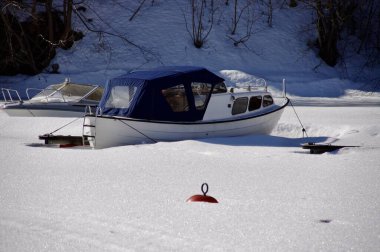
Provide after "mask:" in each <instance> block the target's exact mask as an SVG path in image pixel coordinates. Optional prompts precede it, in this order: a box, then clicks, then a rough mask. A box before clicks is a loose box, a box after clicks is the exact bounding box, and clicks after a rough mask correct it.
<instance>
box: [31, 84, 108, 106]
mask: <svg viewBox="0 0 380 252" xmlns="http://www.w3.org/2000/svg"><path fill="white" fill-rule="evenodd" d="M102 93H103V88H101V87H97V86H93V85H84V84H74V83H63V84H53V85H50V86H48V87H47V88H45V89H44V90H42V91H41V92H40V93H38V94H37V95H36V96H34V97H33V98H32V100H42V99H44V100H46V101H54V102H68V101H79V100H81V99H84V98H85V99H86V100H93V101H99V100H100V98H101V96H102Z"/></svg>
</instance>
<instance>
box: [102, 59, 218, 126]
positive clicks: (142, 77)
mask: <svg viewBox="0 0 380 252" xmlns="http://www.w3.org/2000/svg"><path fill="white" fill-rule="evenodd" d="M223 81H224V79H223V78H221V77H219V76H217V75H215V74H213V73H212V72H210V71H208V70H207V69H205V68H202V67H194V66H172V67H160V68H156V69H152V70H141V71H135V72H131V73H128V74H125V75H122V76H119V77H116V78H113V79H110V80H109V81H108V82H107V84H106V88H105V91H104V94H103V96H102V99H101V100H100V104H99V106H100V108H101V111H102V115H103V116H121V117H129V118H136V119H146V120H160V121H173V122H179V121H197V120H202V118H203V115H204V113H205V109H206V107H207V104H206V106H205V107H204V109H199V108H198V109H196V107H195V105H194V104H195V102H194V97H193V93H192V90H191V83H193V82H196V83H207V84H211V85H212V88H213V87H214V86H215V84H218V83H221V82H223ZM181 84H182V85H183V86H184V87H185V90H186V96H187V99H188V102H189V108H188V109H187V111H181V112H175V111H173V110H172V108H171V107H170V105H169V104H168V102H167V100H165V97H164V96H163V94H162V90H163V89H167V88H170V87H174V86H177V85H181ZM126 90H127V91H126ZM120 100H122V101H120ZM123 100H124V101H123ZM125 100H127V101H125Z"/></svg>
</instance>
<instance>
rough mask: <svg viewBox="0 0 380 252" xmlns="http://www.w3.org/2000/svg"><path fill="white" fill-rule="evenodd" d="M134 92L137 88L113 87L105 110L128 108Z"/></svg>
mask: <svg viewBox="0 0 380 252" xmlns="http://www.w3.org/2000/svg"><path fill="white" fill-rule="evenodd" d="M136 90H137V87H134V86H116V87H113V88H112V89H111V92H110V96H109V98H108V100H107V102H106V108H124V109H125V108H129V104H130V103H131V101H132V99H133V97H134V96H135V93H136Z"/></svg>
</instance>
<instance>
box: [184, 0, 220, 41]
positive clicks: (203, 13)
mask: <svg viewBox="0 0 380 252" xmlns="http://www.w3.org/2000/svg"><path fill="white" fill-rule="evenodd" d="M190 6H191V7H190V8H191V31H190V29H189V27H188V22H187V21H186V20H187V19H186V15H185V14H184V18H185V21H186V29H187V31H188V32H189V34H190V36H191V39H192V41H193V44H194V46H195V47H196V48H201V47H202V46H203V45H204V43H205V41H206V40H207V37H208V36H209V35H210V32H211V30H212V27H213V24H214V12H215V7H214V0H210V6H209V7H207V0H190ZM206 17H208V20H207V21H206V20H205V18H206Z"/></svg>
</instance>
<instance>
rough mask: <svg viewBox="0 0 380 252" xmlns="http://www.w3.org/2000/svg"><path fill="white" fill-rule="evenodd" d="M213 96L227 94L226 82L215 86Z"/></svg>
mask: <svg viewBox="0 0 380 252" xmlns="http://www.w3.org/2000/svg"><path fill="white" fill-rule="evenodd" d="M212 93H213V94H218V93H227V87H226V84H224V82H220V83H218V84H216V85H215V86H214V89H213V90H212Z"/></svg>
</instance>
